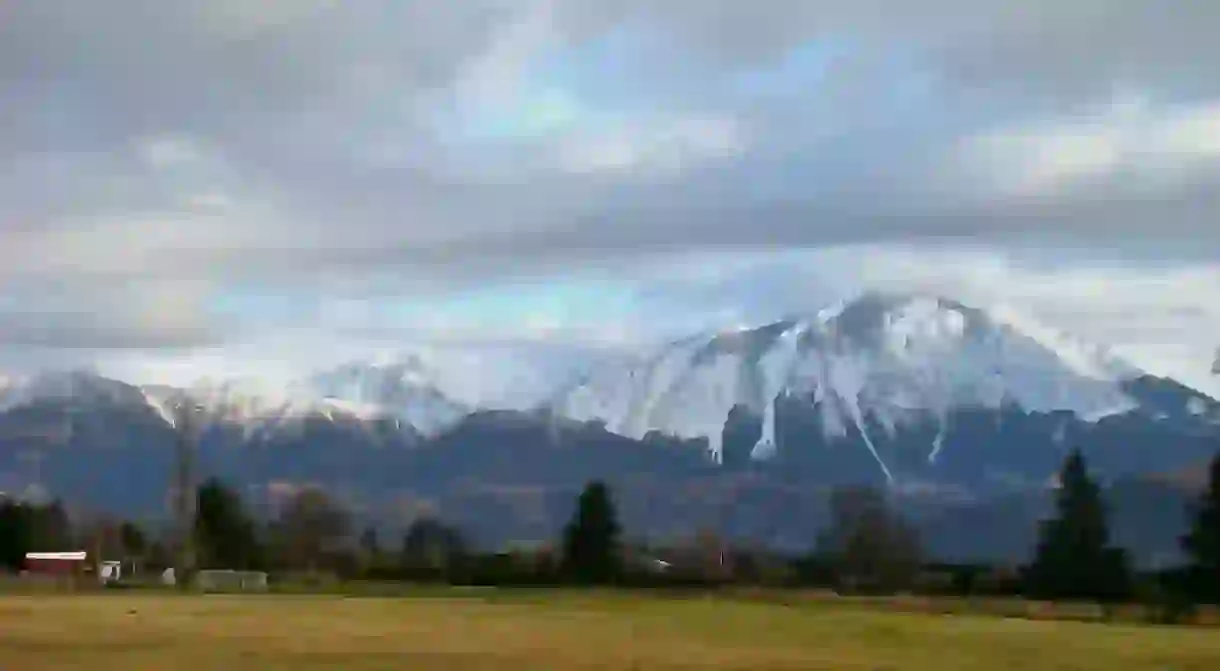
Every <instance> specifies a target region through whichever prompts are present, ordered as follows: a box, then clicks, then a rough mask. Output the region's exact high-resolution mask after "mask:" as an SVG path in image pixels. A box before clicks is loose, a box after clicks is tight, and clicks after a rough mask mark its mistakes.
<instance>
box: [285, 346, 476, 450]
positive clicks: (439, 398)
mask: <svg viewBox="0 0 1220 671" xmlns="http://www.w3.org/2000/svg"><path fill="white" fill-rule="evenodd" d="M294 389H295V390H296V391H297V392H298V393H300V394H302V395H304V396H306V397H314V398H321V399H322V401H323V402H324V403H327V404H330V405H331V406H333V407H335V408H337V409H340V410H342V411H345V412H349V413H352V414H355V415H357V416H360V417H362V418H365V419H367V418H370V417H392V418H395V419H398V420H400V421H402V422H406V423H407V424H409V425H411V426H412V427H414V428H415V429H416V430H417V431H419V432H420V433H423V434H425V435H432V434H435V433H439V432H440V431H443V430H444V429H446V428H448V427H450V426H452V425H453V424H455V423H457V422H458V421H460V420H461V419H462V418H463V417H465V416H466V415H467V414H469V413H470V412H471V410H472V408H470V407H468V406H467V405H465V404H463V403H460V402H458V401H455V400H453V399H451V398H449V397H448V396H446V395H445V394H444V393H443V392H441V391H440V389H439V387H438V383H437V381H436V378H435V376H434V374H433V373H432V372H431V371H430V370H429V369H428V368H427V367H426V366H425V365H424V363H423V362H422V361H421V360H420V359H419V358H416V357H409V358H406V359H405V360H402V361H398V362H394V363H388V364H384V365H370V364H362V363H352V364H347V365H344V366H340V367H338V368H336V369H333V370H329V371H324V372H321V373H316V374H314V375H311V376H309V377H308V378H306V379H305V380H303V381H302V382H300V383H298V384H297V385H294Z"/></svg>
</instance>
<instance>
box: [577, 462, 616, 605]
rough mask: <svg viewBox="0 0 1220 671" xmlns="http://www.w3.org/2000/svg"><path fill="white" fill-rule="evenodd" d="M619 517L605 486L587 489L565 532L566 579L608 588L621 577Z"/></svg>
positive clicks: (578, 502) (590, 484)
mask: <svg viewBox="0 0 1220 671" xmlns="http://www.w3.org/2000/svg"><path fill="white" fill-rule="evenodd" d="M620 533H621V529H620V527H619V523H618V514H617V512H616V511H615V509H614V501H613V500H611V497H610V490H609V488H608V487H606V485H605V484H604V483H602V482H598V481H594V482H590V483H589V484H588V485H586V486H585V489H584V491H583V492H581V494H580V498H579V499H578V500H577V502H576V512H575V513H574V514H573V516H572V519H571V521H570V522H568V524H567V526H566V527H565V528H564V532H563V569H564V573H565V575H566V576H567V577H568V578H569V579H571V580H573V581H575V582H578V583H582V584H589V585H595V584H607V583H611V582H614V580H615V579H617V578H618V577H619V576H620V574H621V568H622V557H621V554H620V541H619V534H620Z"/></svg>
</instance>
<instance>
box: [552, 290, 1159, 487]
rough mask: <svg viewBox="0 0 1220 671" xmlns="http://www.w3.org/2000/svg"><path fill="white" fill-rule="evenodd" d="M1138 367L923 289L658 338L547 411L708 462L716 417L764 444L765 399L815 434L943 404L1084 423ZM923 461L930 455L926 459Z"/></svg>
mask: <svg viewBox="0 0 1220 671" xmlns="http://www.w3.org/2000/svg"><path fill="white" fill-rule="evenodd" d="M1140 374H1141V371H1139V370H1138V369H1136V368H1134V367H1133V366H1131V365H1129V364H1127V363H1126V362H1124V361H1122V360H1120V359H1118V358H1117V357H1115V356H1113V355H1112V354H1110V353H1109V352H1108V351H1106V350H1105V349H1104V348H1099V347H1093V346H1088V345H1086V344H1083V343H1080V342H1078V341H1075V340H1073V339H1072V338H1070V337H1068V336H1066V335H1064V334H1061V333H1058V332H1056V331H1054V330H1052V329H1048V328H1045V327H1043V326H1041V325H1039V324H1037V323H1035V322H1033V321H1031V320H1029V319H1026V318H1024V317H1022V316H1021V315H1019V314H1017V313H1015V312H1012V311H1010V310H1004V309H996V310H993V311H984V310H979V309H974V308H969V307H966V306H964V305H961V304H960V303H956V302H954V301H949V300H944V299H941V298H936V297H928V296H903V295H893V294H879V293H870V294H865V295H863V296H861V297H859V298H858V299H856V300H853V301H851V302H847V303H843V304H840V305H836V306H833V307H831V308H828V309H826V310H823V311H821V312H819V313H817V314H815V315H810V316H807V317H802V318H793V319H788V320H784V321H779V322H775V323H773V324H768V325H765V326H761V327H759V328H755V329H748V330H736V331H733V332H722V333H717V334H713V335H711V336H710V337H696V338H689V339H686V340H682V341H678V342H674V343H671V344H669V345H667V346H665V347H662V348H661V349H660V350H658V351H656V352H654V353H651V354H649V355H648V356H645V357H640V358H639V359H637V360H635V361H634V362H632V363H631V364H630V365H627V366H615V367H609V366H608V367H605V368H603V369H600V370H597V371H595V372H594V373H592V374H591V375H589V376H587V377H586V378H584V379H583V380H582V381H580V382H579V383H578V384H576V385H574V386H573V387H571V388H569V389H566V390H564V391H563V392H562V393H561V394H560V395H559V396H558V397H557V399H556V400H555V402H554V409H555V410H556V411H557V412H558V413H560V414H564V415H567V416H569V417H572V418H574V419H583V420H600V421H604V422H606V423H607V428H609V429H610V430H612V431H614V432H617V433H620V434H623V435H627V436H631V437H636V438H639V437H643V436H644V435H645V434H647V433H648V432H649V431H661V432H664V433H668V434H672V435H676V436H678V437H682V438H705V439H707V440H708V443H709V448H710V450H711V452H712V453H713V455H714V456H715V457H716V458H720V456H721V444H720V442H721V432H722V429H723V427H724V423H725V419H726V418H727V417H728V414H729V411H730V410H731V409H732V408H733V407H734V406H737V405H742V406H745V407H747V408H749V409H751V410H752V411H753V412H755V413H757V414H758V415H760V416H761V417H762V419H763V429H762V437H761V439H760V440H759V441H758V444H757V445H756V446H755V449H754V455H755V456H760V457H761V456H766V455H767V454H769V453H771V452H772V451H773V450H774V449H775V413H774V403H773V401H774V400H775V399H776V398H777V397H779V396H781V395H789V396H793V397H796V398H800V399H807V400H809V401H810V402H811V403H812V404H813V407H815V408H817V410H818V411H819V412H820V413H822V417H821V419H822V423H823V426H824V427H825V430H826V432H827V433H828V434H834V435H837V436H841V435H844V434H845V433H846V431H847V430H848V427H857V428H858V429H859V430H860V432H861V434H862V436H863V439H864V441H865V443H866V444H867V446H868V447H869V448H870V450H872V452H873V456H874V457H875V458H876V459H877V461H878V464H879V465H880V466H881V468H882V469H883V470H885V471H886V473H887V475H888V474H889V472H888V469H886V467H885V464H884V463H883V462H882V460H881V459H880V457H879V456H878V455H877V452H876V449H875V448H874V447H873V444H872V441H871V440H870V437H869V429H868V425H867V422H866V421H865V420H866V417H868V418H871V419H873V420H875V421H877V422H879V423H881V424H882V425H883V426H885V427H886V428H888V429H891V430H892V429H893V428H894V427H896V426H898V425H900V424H902V423H904V422H906V421H910V420H916V419H920V420H922V419H926V418H927V417H928V416H932V417H940V418H943V417H944V416H945V414H946V413H947V412H948V411H950V410H951V409H953V408H957V407H963V406H966V407H970V406H974V407H984V408H999V407H1001V406H1002V405H1005V404H1015V405H1017V406H1020V407H1021V408H1023V409H1024V410H1026V411H1037V412H1049V411H1054V410H1069V411H1072V412H1074V413H1076V414H1077V415H1078V416H1080V417H1081V418H1083V419H1086V420H1088V421H1095V420H1097V419H1100V418H1102V417H1105V416H1108V415H1113V414H1118V413H1123V412H1126V411H1128V410H1131V409H1132V408H1134V407H1135V405H1136V403H1135V401H1134V400H1133V399H1132V398H1131V397H1129V396H1128V395H1127V394H1126V393H1125V392H1124V391H1123V388H1122V384H1121V383H1122V382H1123V381H1124V380H1128V379H1132V378H1134V377H1137V376H1139V375H1140ZM932 458H933V459H934V458H935V453H933V455H932Z"/></svg>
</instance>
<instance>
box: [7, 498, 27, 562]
mask: <svg viewBox="0 0 1220 671" xmlns="http://www.w3.org/2000/svg"><path fill="white" fill-rule="evenodd" d="M29 551H30V513H29V510H28V509H27V507H26V506H24V505H22V504H19V503H17V502H15V501H13V500H11V499H7V498H5V499H0V568H3V569H7V570H9V571H13V572H16V571H20V570H21V567H22V565H23V564H24V563H25V553H26V552H29Z"/></svg>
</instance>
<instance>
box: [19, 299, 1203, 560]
mask: <svg viewBox="0 0 1220 671" xmlns="http://www.w3.org/2000/svg"><path fill="white" fill-rule="evenodd" d="M485 374H491V371H490V370H489V371H487V372H486V373H485ZM502 386H505V387H506V388H510V389H511V387H512V385H511V384H507V385H502ZM528 396H529V398H522V399H518V400H517V401H516V402H514V401H513V399H512V398H511V395H508V396H506V397H505V399H506V400H503V401H500V402H498V403H486V402H482V403H480V402H477V401H472V400H470V399H468V398H463V397H462V394H460V393H457V392H455V391H454V390H452V389H450V388H448V386H447V385H446V381H445V380H444V379H443V378H442V376H439V375H438V374H437V372H436V371H435V370H434V369H433V368H432V367H430V366H429V364H428V363H427V362H426V361H425V360H424V359H423V358H421V357H419V356H414V355H411V354H406V355H403V356H402V357H399V358H398V359H396V360H393V361H388V362H378V363H368V362H351V363H349V364H346V365H343V366H340V367H337V368H333V369H328V370H322V371H306V372H303V374H302V377H301V378H300V379H298V380H294V381H291V382H288V383H278V384H271V383H269V381H265V380H250V379H246V380H221V381H209V380H204V381H201V382H199V383H197V384H195V385H191V386H189V387H186V388H174V387H168V386H155V385H134V384H128V383H126V382H123V381H120V380H114V379H109V378H106V377H102V376H100V375H97V374H95V373H91V372H85V371H66V372H64V371H60V372H47V373H43V374H40V375H35V376H32V377H29V378H23V379H14V378H3V377H0V489H2V490H7V491H9V492H13V493H27V494H28V493H38V492H45V493H49V494H51V495H54V496H60V497H63V498H65V499H67V500H70V501H73V502H76V503H79V504H80V505H83V506H89V507H93V508H98V507H101V508H106V509H110V510H113V511H114V512H116V513H121V514H125V515H143V516H156V515H159V514H163V513H164V511H165V509H166V508H165V502H166V495H167V483H168V480H169V474H170V473H171V465H172V458H173V449H172V445H173V444H174V442H173V441H174V436H175V428H174V426H175V425H179V426H181V425H182V417H181V413H182V412H187V413H188V414H189V417H190V419H192V422H191V423H190V427H191V430H192V431H195V432H197V435H198V461H199V465H200V470H201V471H202V472H204V473H206V474H215V475H219V476H222V477H224V478H226V479H228V480H230V481H232V482H234V483H236V484H238V485H239V486H241V487H242V488H243V489H244V490H245V491H246V493H247V495H248V496H249V497H250V499H251V500H252V501H255V502H256V503H259V504H260V505H272V504H273V503H274V501H275V500H276V497H277V496H279V495H281V494H283V493H284V492H287V491H291V489H292V488H293V487H297V486H300V485H302V484H305V483H310V484H319V485H322V486H325V487H327V488H328V489H329V490H331V491H332V492H334V493H335V494H336V495H338V496H341V497H342V498H343V499H344V500H345V501H346V502H347V503H348V504H349V505H350V506H352V508H353V509H354V510H356V511H358V512H360V513H361V514H363V515H366V516H368V517H369V518H370V519H376V520H381V521H385V520H402V519H404V518H406V517H410V516H411V515H414V514H418V513H420V512H421V511H432V512H438V513H439V514H441V515H443V516H445V517H447V518H449V519H452V520H454V521H455V522H458V523H460V524H462V525H463V526H464V527H465V528H466V529H467V531H468V532H469V533H471V534H472V535H473V536H474V537H475V538H476V539H478V540H481V541H484V542H487V543H500V542H505V541H509V540H524V539H540V538H545V537H549V536H551V535H552V534H553V533H554V532H555V530H556V529H557V528H558V525H559V524H561V523H562V520H563V519H564V517H565V516H566V515H567V514H568V512H569V510H570V506H571V505H572V503H571V501H572V497H573V496H574V494H575V492H576V491H577V490H578V489H579V487H580V486H581V485H582V484H583V483H584V482H585V481H586V480H587V479H590V478H595V477H596V478H602V479H605V480H607V481H609V482H610V483H611V484H612V485H613V486H614V487H615V491H616V492H617V495H618V498H619V502H620V506H621V507H622V511H623V516H624V523H625V525H626V526H627V527H628V529H631V530H632V531H634V532H636V533H640V534H646V535H649V536H653V537H656V536H672V535H689V534H691V533H693V532H694V531H695V530H697V529H700V528H712V529H714V530H716V531H719V532H720V533H723V534H725V535H729V536H733V537H736V538H739V539H748V540H752V541H756V542H765V543H768V544H771V545H778V546H784V547H792V548H798V547H803V546H805V545H807V544H808V542H809V541H810V540H811V539H812V538H813V537H814V536H815V534H816V531H817V527H818V525H819V524H820V523H821V520H822V519H823V516H824V503H825V495H826V492H827V491H828V488H830V487H833V486H836V485H841V484H857V483H874V484H876V485H877V486H883V487H888V488H889V490H890V491H891V492H892V493H893V494H894V495H895V496H899V497H902V500H903V503H904V505H903V508H904V510H906V511H908V512H909V513H910V514H911V515H912V516H913V517H914V518H915V519H916V520H917V521H918V523H919V524H920V526H921V528H922V529H923V530H924V531H925V536H926V538H927V540H928V542H929V543H930V544H931V545H932V547H933V549H934V550H935V551H937V552H939V553H941V554H946V555H952V556H962V557H965V556H969V557H984V556H985V557H988V558H995V557H1001V558H1015V557H1017V555H1020V554H1021V553H1023V552H1025V551H1026V548H1027V546H1028V544H1029V543H1030V542H1032V534H1033V526H1034V522H1035V521H1036V520H1037V519H1038V517H1039V516H1041V515H1042V514H1044V513H1045V510H1046V502H1047V499H1048V494H1049V492H1051V491H1052V490H1053V487H1054V484H1055V483H1054V478H1053V476H1054V474H1055V472H1056V471H1057V469H1058V467H1059V465H1060V463H1061V462H1062V459H1063V457H1064V456H1065V454H1066V453H1067V451H1068V450H1069V449H1072V448H1078V449H1081V450H1082V451H1084V453H1085V454H1086V456H1087V458H1088V459H1089V463H1090V465H1091V467H1092V468H1093V470H1094V472H1095V474H1096V475H1097V476H1098V477H1099V478H1100V479H1101V480H1102V481H1103V482H1104V483H1105V484H1106V485H1107V487H1108V491H1109V492H1110V495H1111V499H1112V501H1111V504H1112V507H1113V508H1114V511H1115V516H1116V520H1115V526H1116V530H1115V532H1116V534H1117V535H1118V537H1119V539H1120V540H1121V541H1125V542H1126V543H1127V544H1129V545H1131V546H1132V547H1133V549H1134V550H1135V551H1136V552H1137V555H1139V556H1140V557H1141V558H1142V559H1144V560H1146V561H1153V560H1157V559H1159V558H1164V557H1167V556H1170V555H1172V553H1173V549H1174V540H1175V537H1176V534H1177V533H1178V530H1179V529H1180V528H1181V527H1182V526H1183V525H1184V514H1185V504H1186V500H1187V496H1189V494H1190V491H1189V489H1190V488H1189V487H1187V486H1184V485H1183V484H1182V482H1183V481H1182V479H1180V478H1179V479H1175V478H1172V477H1166V476H1167V475H1168V474H1174V473H1181V472H1187V471H1190V470H1192V469H1198V467H1199V466H1200V465H1201V464H1204V463H1206V461H1207V460H1208V459H1209V458H1210V457H1211V456H1212V454H1213V453H1214V452H1215V451H1216V450H1218V449H1220V403H1218V402H1217V401H1216V400H1215V399H1213V398H1211V397H1209V396H1208V395H1207V394H1205V393H1203V392H1201V391H1198V390H1196V389H1192V388H1191V387H1189V386H1187V385H1184V384H1181V383H1179V382H1177V381H1175V380H1172V379H1165V378H1159V377H1156V376H1153V375H1150V374H1148V373H1147V372H1145V371H1143V370H1142V369H1141V368H1139V367H1138V366H1136V365H1134V364H1133V363H1131V362H1129V361H1126V360H1123V359H1122V358H1121V357H1118V356H1116V355H1115V354H1113V353H1112V352H1110V351H1109V350H1107V349H1106V348H1104V347H1100V346H1096V345H1092V344H1089V343H1085V342H1082V341H1080V340H1079V339H1076V338H1073V337H1072V336H1071V335H1069V334H1064V333H1061V332H1058V331H1055V330H1053V329H1049V328H1046V327H1044V326H1042V325H1040V324H1038V323H1036V322H1034V321H1033V320H1030V319H1027V318H1025V317H1022V316H1021V315H1019V314H1016V313H1013V312H1011V311H1007V310H1001V309H982V308H978V307H970V306H966V305H963V304H961V303H958V302H956V301H953V300H949V299H945V298H941V297H935V296H922V295H898V294H879V293H868V294H864V295H861V296H859V297H857V298H856V299H854V300H851V301H847V302H844V303H841V304H837V305H833V306H829V307H827V308H825V309H823V310H821V311H818V312H816V313H812V314H806V315H795V316H789V317H785V318H783V319H779V320H776V321H774V322H771V323H766V324H761V325H759V326H756V327H750V328H735V329H731V330H725V331H712V332H705V333H697V334H692V335H690V336H689V337H686V338H683V339H680V340H677V341H674V342H671V343H667V344H665V345H663V346H660V347H656V348H649V349H648V350H647V351H641V352H635V353H632V354H630V355H629V356H625V357H622V356H615V357H613V358H611V357H607V359H606V360H604V361H599V362H595V363H594V365H592V366H589V367H586V368H582V369H579V370H573V371H571V374H570V375H566V376H563V377H561V378H559V379H557V380H556V381H555V384H553V385H552V386H551V387H550V388H549V389H548V390H547V391H546V393H543V394H540V395H539V394H530V395H528Z"/></svg>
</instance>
